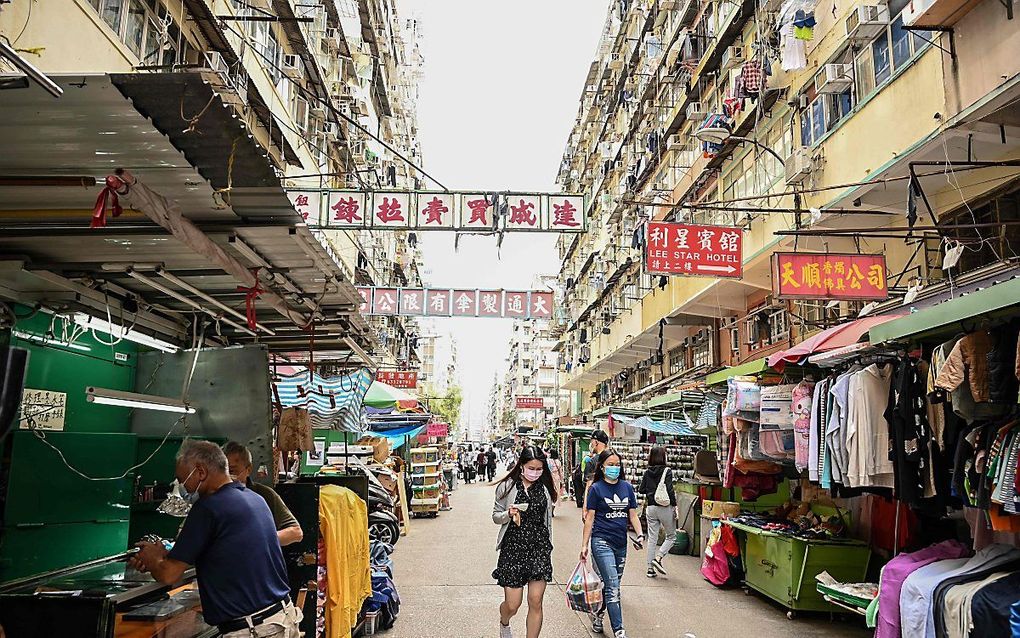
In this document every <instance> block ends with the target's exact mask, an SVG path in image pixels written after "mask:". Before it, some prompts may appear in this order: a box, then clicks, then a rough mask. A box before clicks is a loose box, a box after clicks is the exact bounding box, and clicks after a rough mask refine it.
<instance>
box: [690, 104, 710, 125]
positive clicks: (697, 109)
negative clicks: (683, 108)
mask: <svg viewBox="0 0 1020 638" xmlns="http://www.w3.org/2000/svg"><path fill="white" fill-rule="evenodd" d="M707 115H708V113H707V112H706V111H705V109H704V107H703V106H702V105H701V102H691V103H690V104H688V105H687V119H688V120H694V121H698V122H700V121H701V120H703V119H705V117H706V116H707Z"/></svg>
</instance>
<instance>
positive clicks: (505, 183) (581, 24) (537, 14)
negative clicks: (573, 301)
mask: <svg viewBox="0 0 1020 638" xmlns="http://www.w3.org/2000/svg"><path fill="white" fill-rule="evenodd" d="M607 7H608V1H607V0H513V1H512V2H510V1H507V0H499V1H497V0H486V1H481V2H480V1H479V0H399V5H398V8H399V10H400V12H401V15H402V16H405V17H406V16H411V17H415V18H417V19H418V20H420V23H421V30H422V32H423V37H422V38H421V46H422V51H423V54H424V57H425V68H424V76H423V78H422V80H421V84H420V99H419V101H418V124H419V139H420V140H421V143H422V153H423V155H424V168H425V170H427V171H428V172H429V173H430V174H432V175H433V176H435V177H436V178H437V179H439V180H440V181H441V182H443V184H444V185H445V186H447V187H448V188H451V189H465V190H466V189H486V190H490V189H491V190H524V191H528V190H534V191H555V190H557V187H556V184H555V180H556V173H557V170H558V168H559V163H560V159H561V157H562V155H563V150H564V148H565V145H566V141H567V137H568V136H569V134H570V130H571V128H572V126H573V123H574V118H575V116H576V114H577V108H578V105H579V101H580V96H581V90H582V89H583V86H584V80H585V76H586V75H587V72H588V67H589V66H590V64H591V62H592V60H593V59H594V57H595V49H596V47H597V45H598V40H599V37H600V35H601V32H602V25H603V22H604V20H605V16H606V10H607ZM428 187H429V188H436V186H435V185H434V184H429V185H428ZM424 235H425V236H424V239H423V242H422V248H423V254H424V267H425V273H426V280H427V283H428V284H429V285H433V286H437V287H441V288H454V287H462V288H493V289H496V288H506V289H513V288H517V289H521V290H528V289H531V288H532V286H533V281H534V279H535V276H536V275H543V274H547V275H555V274H556V273H557V272H558V270H559V260H558V257H557V255H556V250H555V236H554V235H530V234H529V235H509V236H507V237H506V238H505V239H504V240H503V245H502V248H501V249H497V247H496V240H495V239H494V238H492V237H470V236H464V237H461V239H460V244H459V249H458V250H456V251H455V250H454V236H453V234H452V233H424ZM434 328H435V331H436V332H438V333H441V334H444V333H447V332H450V333H452V334H453V335H454V338H455V339H456V342H457V351H458V352H457V355H458V375H459V377H460V379H459V380H460V384H461V386H462V387H463V389H464V397H465V399H464V411H463V419H464V423H465V424H468V423H470V425H471V429H472V430H473V431H476V432H477V431H478V429H479V426H480V425H481V424H482V423H483V422H484V421H485V420H486V419H487V416H488V403H489V391H490V390H491V388H492V383H493V378H494V375H496V374H499V376H500V378H501V379H502V375H503V373H504V371H505V369H506V362H505V359H506V356H507V354H508V345H509V339H510V334H511V329H512V322H511V321H510V320H505V319H452V318H451V319H443V320H436V322H435V326H434Z"/></svg>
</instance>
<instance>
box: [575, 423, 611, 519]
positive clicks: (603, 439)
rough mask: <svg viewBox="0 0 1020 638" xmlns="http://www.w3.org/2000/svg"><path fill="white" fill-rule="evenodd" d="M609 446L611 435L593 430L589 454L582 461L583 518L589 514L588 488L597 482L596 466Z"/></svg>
mask: <svg viewBox="0 0 1020 638" xmlns="http://www.w3.org/2000/svg"><path fill="white" fill-rule="evenodd" d="M608 447H609V435H608V434H606V432H605V431H604V430H593V431H592V433H591V440H590V441H589V442H588V454H587V455H585V457H584V459H582V461H581V472H582V477H583V478H584V496H583V497H582V498H583V499H584V507H583V508H581V520H584V519H585V517H586V516H587V515H588V490H590V489H591V485H592V483H594V482H595V468H596V467H597V466H598V461H599V454H602V452H604V451H605V450H606V448H608Z"/></svg>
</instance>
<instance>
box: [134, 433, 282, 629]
mask: <svg viewBox="0 0 1020 638" xmlns="http://www.w3.org/2000/svg"><path fill="white" fill-rule="evenodd" d="M176 475H177V481H178V483H179V484H180V485H181V486H182V488H183V490H184V491H185V493H186V494H187V500H189V501H193V505H192V507H191V510H190V511H189V512H188V517H187V518H186V519H185V521H184V526H183V527H182V529H181V532H180V534H179V535H178V536H177V541H176V543H174V547H173V549H171V550H170V551H169V552H167V551H166V549H164V548H163V546H162V545H158V544H152V543H141V544H139V547H140V550H139V552H138V553H137V554H135V556H134V557H133V558H132V559H131V564H132V566H133V567H135V568H136V569H138V570H139V571H143V572H149V573H151V574H152V576H153V578H155V579H156V580H157V581H159V582H161V583H164V584H168V585H170V584H174V583H177V582H179V581H180V579H181V577H182V576H183V575H184V572H185V570H187V568H188V565H194V566H195V570H196V572H197V575H198V589H199V595H200V596H201V598H202V615H203V616H204V617H205V621H206V622H207V623H208V624H210V625H216V626H217V628H218V629H219V631H220V634H221V636H223V638H269V637H274V638H298V636H300V630H299V629H298V624H299V623H300V621H301V613H300V611H298V610H297V609H295V608H294V605H293V604H292V603H291V601H290V587H289V585H288V584H287V568H286V566H285V564H284V561H283V551H282V550H281V549H280V543H279V541H278V540H277V536H276V525H275V524H274V523H273V515H272V513H271V512H270V511H269V506H268V505H266V502H265V500H263V499H262V497H261V496H259V495H258V494H256V493H255V492H253V491H251V490H249V489H247V488H245V486H244V485H242V484H241V483H237V482H235V481H232V480H231V479H230V476H229V475H228V474H227V457H226V456H225V455H224V454H223V450H221V449H220V448H219V446H217V445H216V444H215V443H210V442H208V441H196V440H190V439H189V440H187V441H185V442H184V444H183V445H181V449H180V452H178V453H177V468H176Z"/></svg>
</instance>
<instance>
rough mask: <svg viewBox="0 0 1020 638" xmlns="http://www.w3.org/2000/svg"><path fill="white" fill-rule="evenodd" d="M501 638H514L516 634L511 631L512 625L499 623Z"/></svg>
mask: <svg viewBox="0 0 1020 638" xmlns="http://www.w3.org/2000/svg"><path fill="white" fill-rule="evenodd" d="M499 638H514V633H513V632H512V631H510V625H504V624H503V623H499Z"/></svg>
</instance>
